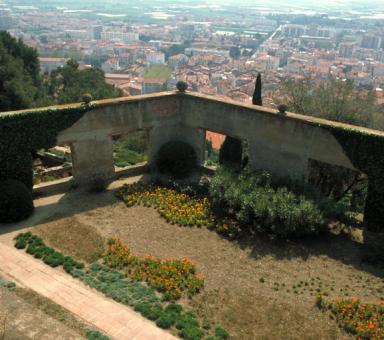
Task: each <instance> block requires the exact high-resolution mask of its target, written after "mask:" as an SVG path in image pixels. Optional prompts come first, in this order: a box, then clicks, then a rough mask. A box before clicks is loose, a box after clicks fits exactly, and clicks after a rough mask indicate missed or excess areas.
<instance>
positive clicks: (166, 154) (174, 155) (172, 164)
mask: <svg viewBox="0 0 384 340" xmlns="http://www.w3.org/2000/svg"><path fill="white" fill-rule="evenodd" d="M196 166H197V156H196V152H195V150H194V149H193V148H192V147H191V146H190V145H189V144H187V143H185V142H181V141H171V142H168V143H166V144H164V145H163V146H162V147H161V148H160V150H159V152H158V154H157V157H156V167H157V170H158V171H159V172H160V173H163V174H168V175H172V176H173V177H175V178H183V177H186V176H187V175H189V174H190V172H191V171H192V170H193V169H194V168H196Z"/></svg>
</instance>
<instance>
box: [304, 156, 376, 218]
mask: <svg viewBox="0 0 384 340" xmlns="http://www.w3.org/2000/svg"><path fill="white" fill-rule="evenodd" d="M308 170H309V172H308V182H309V183H310V184H311V186H312V187H314V188H315V189H316V190H318V191H319V192H320V193H321V194H322V196H323V197H326V198H330V199H332V200H333V201H334V202H336V204H334V205H333V207H330V208H331V209H335V214H336V215H337V214H340V217H343V216H345V217H346V218H347V219H348V220H350V221H353V220H356V222H361V221H363V213H364V207H365V201H366V198H367V193H368V176H367V175H366V174H364V173H362V172H360V171H357V170H353V169H348V168H345V167H342V166H338V165H333V164H329V163H324V162H321V161H317V160H313V159H310V160H309V169H308ZM338 210H339V211H338Z"/></svg>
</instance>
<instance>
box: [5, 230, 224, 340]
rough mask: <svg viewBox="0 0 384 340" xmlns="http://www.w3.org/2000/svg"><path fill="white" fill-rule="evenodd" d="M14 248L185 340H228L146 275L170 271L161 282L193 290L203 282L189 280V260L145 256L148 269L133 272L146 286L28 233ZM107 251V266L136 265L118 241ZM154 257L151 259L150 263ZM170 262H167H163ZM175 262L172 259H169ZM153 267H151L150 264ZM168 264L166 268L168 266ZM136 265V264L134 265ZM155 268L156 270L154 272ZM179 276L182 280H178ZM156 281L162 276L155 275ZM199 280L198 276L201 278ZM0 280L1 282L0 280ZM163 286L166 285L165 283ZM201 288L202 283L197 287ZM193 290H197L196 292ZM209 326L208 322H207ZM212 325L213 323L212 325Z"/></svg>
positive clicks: (96, 334)
mask: <svg viewBox="0 0 384 340" xmlns="http://www.w3.org/2000/svg"><path fill="white" fill-rule="evenodd" d="M15 247H16V248H18V249H26V250H27V253H29V254H31V255H33V256H35V257H36V258H38V259H41V260H43V261H44V262H45V263H46V264H48V265H50V266H52V267H57V266H60V265H62V266H63V267H64V269H65V270H66V271H67V272H68V273H69V274H70V275H72V276H73V277H74V278H77V279H79V280H81V281H82V282H84V283H85V284H87V285H88V286H90V287H92V288H94V289H96V290H98V291H99V292H101V293H103V294H104V295H105V296H107V297H110V298H112V299H113V300H115V301H117V302H119V303H122V304H125V305H128V306H131V307H133V308H134V309H135V311H137V312H139V313H140V314H141V315H143V316H144V317H145V318H147V319H149V320H151V321H154V322H156V325H157V326H158V327H160V328H164V329H173V330H174V331H175V332H176V331H177V333H178V335H179V336H180V337H181V338H182V339H185V340H200V339H206V340H208V339H210V340H224V339H229V334H228V333H227V332H226V331H225V330H224V329H223V328H222V327H220V326H218V325H216V327H215V328H213V327H211V326H210V327H206V326H205V324H204V325H202V324H201V322H199V320H198V318H197V316H196V315H195V314H194V313H193V311H191V310H190V311H184V308H183V307H182V306H181V305H178V304H175V303H168V302H166V301H164V300H166V299H162V298H161V296H159V294H157V293H156V290H155V287H153V285H152V284H151V283H150V282H151V281H150V280H149V278H150V277H152V276H153V277H155V278H157V276H159V277H160V276H164V275H167V274H168V273H171V274H170V279H165V282H168V281H169V282H170V281H172V280H174V285H176V286H177V285H178V286H179V287H184V289H185V290H188V291H189V290H191V289H192V291H193V289H194V288H192V287H194V285H199V284H200V285H203V283H204V281H199V282H200V283H196V282H197V281H196V282H195V283H193V280H194V277H195V278H196V280H200V278H199V277H198V276H197V275H195V274H194V271H195V269H194V266H193V264H192V263H191V262H190V261H189V260H181V261H179V260H173V259H171V260H166V262H163V261H161V260H158V259H153V258H150V259H149V258H145V259H144V260H143V261H144V263H141V264H142V265H144V264H145V263H148V264H149V266H148V267H151V269H149V268H147V266H142V267H141V268H142V269H140V270H138V271H137V275H139V274H140V275H142V276H141V278H139V277H137V280H145V281H147V282H148V283H149V285H147V284H145V283H141V282H138V281H137V280H136V279H135V280H132V279H131V278H130V277H127V276H126V275H125V273H123V272H121V271H119V270H116V269H113V268H109V267H107V266H105V265H102V264H99V263H93V264H92V265H90V266H89V267H87V268H85V266H84V264H83V263H81V262H77V261H75V260H74V259H73V258H71V257H69V256H64V255H63V254H61V253H60V252H58V251H56V250H54V249H52V248H49V247H47V246H46V245H45V244H44V242H43V241H42V239H41V238H40V237H38V236H36V235H33V234H32V233H31V232H27V233H22V234H19V235H18V236H17V237H16V238H15ZM109 249H110V251H108V252H107V254H109V256H107V255H106V257H105V258H106V262H108V261H110V263H109V264H110V265H111V266H114V267H123V268H124V267H125V266H126V265H127V263H128V264H133V263H135V266H137V265H138V263H140V262H139V260H138V258H137V257H134V256H130V255H129V253H130V252H129V248H128V247H127V246H123V245H122V244H121V242H120V241H118V240H113V242H111V243H110V244H109ZM152 260H154V262H152ZM167 261H171V262H167ZM172 261H175V262H172ZM159 264H160V265H159ZM152 266H153V267H152ZM168 267H169V268H168ZM136 268H138V266H137V267H136ZM156 270H157V271H158V272H156ZM179 278H182V280H184V281H183V282H180V281H178V280H179ZM159 280H160V282H162V279H161V278H159ZM201 280H202V279H201ZM0 283H1V282H0ZM174 285H172V286H170V287H169V289H170V291H173V290H174ZM166 287H167V286H166ZM201 287H202V286H201ZM156 288H157V287H156ZM196 292H197V291H196ZM208 324H209V325H210V324H211V323H210V322H208ZM213 325H214V324H213ZM87 338H88V339H108V337H106V336H104V335H103V334H101V333H99V332H95V331H89V332H88V333H87Z"/></svg>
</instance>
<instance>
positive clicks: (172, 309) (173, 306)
mask: <svg viewBox="0 0 384 340" xmlns="http://www.w3.org/2000/svg"><path fill="white" fill-rule="evenodd" d="M182 309H183V306H182V305H179V304H177V303H170V304H169V305H168V306H167V307H166V308H165V311H166V312H167V313H175V314H180V313H181V311H182Z"/></svg>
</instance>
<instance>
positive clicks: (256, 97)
mask: <svg viewBox="0 0 384 340" xmlns="http://www.w3.org/2000/svg"><path fill="white" fill-rule="evenodd" d="M261 86H262V85H261V74H260V73H258V74H257V78H256V85H255V92H253V97H252V104H253V105H260V106H262V105H263V100H262V98H261Z"/></svg>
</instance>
